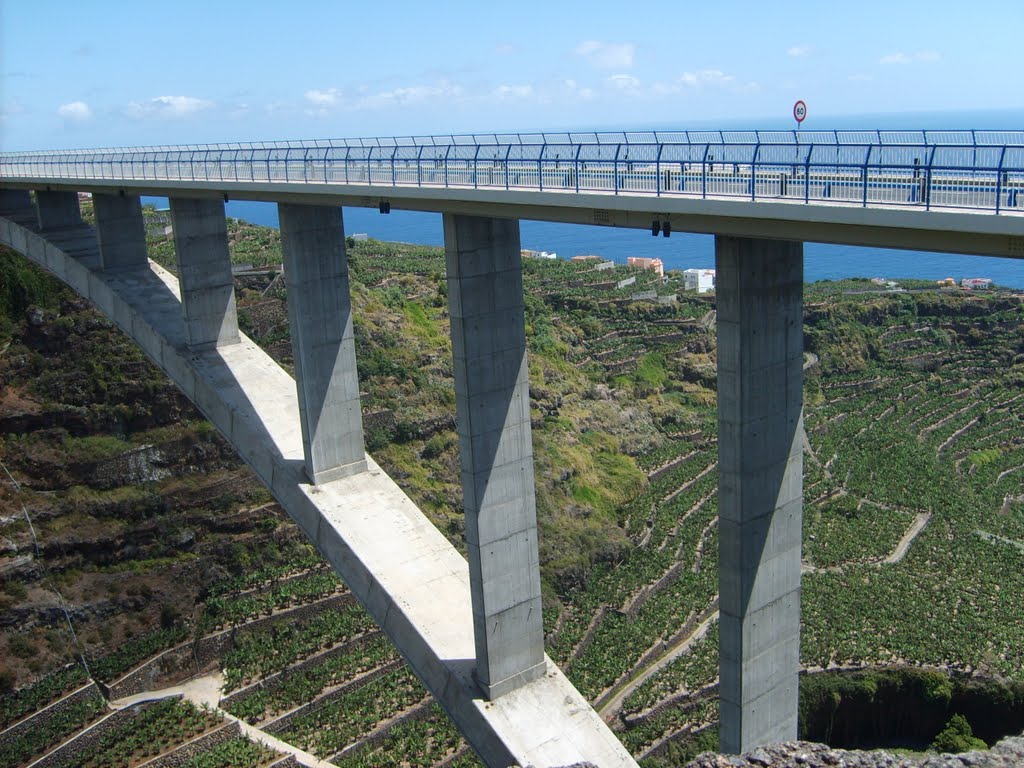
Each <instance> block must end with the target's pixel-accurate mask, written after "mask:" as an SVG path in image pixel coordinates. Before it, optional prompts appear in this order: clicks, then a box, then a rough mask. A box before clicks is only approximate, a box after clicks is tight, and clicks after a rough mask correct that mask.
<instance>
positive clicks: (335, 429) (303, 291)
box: [277, 203, 366, 484]
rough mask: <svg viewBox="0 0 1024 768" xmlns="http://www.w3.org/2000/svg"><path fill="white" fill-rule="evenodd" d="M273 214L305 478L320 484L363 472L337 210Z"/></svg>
mask: <svg viewBox="0 0 1024 768" xmlns="http://www.w3.org/2000/svg"><path fill="white" fill-rule="evenodd" d="M277 210H278V214H279V216H280V220H281V246H282V250H283V252H284V261H285V265H286V269H287V280H288V320H289V323H290V328H291V336H292V350H293V353H294V356H295V385H296V387H297V388H298V393H299V414H300V417H301V420H302V448H303V453H304V454H305V459H306V474H307V475H308V476H309V478H310V480H312V481H313V482H314V483H316V484H320V483H325V482H330V481H331V480H336V479H338V478H339V477H346V476H348V475H353V474H356V473H357V472H363V471H365V470H366V453H365V449H364V447H363V419H362V411H361V409H360V407H359V377H358V375H357V373H356V344H355V337H354V335H353V332H352V304H351V299H350V296H349V285H348V263H347V261H346V258H345V229H344V224H343V222H342V218H341V208H339V207H337V206H314V205H292V204H285V203H281V204H279V205H278V207H277Z"/></svg>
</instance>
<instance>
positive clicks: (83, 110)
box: [57, 101, 92, 123]
mask: <svg viewBox="0 0 1024 768" xmlns="http://www.w3.org/2000/svg"><path fill="white" fill-rule="evenodd" d="M57 114H58V115H59V116H60V117H63V118H64V119H65V120H68V121H70V122H73V123H80V122H83V121H84V120H88V119H89V118H90V117H92V110H91V109H89V105H88V104H86V103H85V102H84V101H72V102H69V103H68V104H61V105H60V106H59V107H57Z"/></svg>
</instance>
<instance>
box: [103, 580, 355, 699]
mask: <svg viewBox="0 0 1024 768" xmlns="http://www.w3.org/2000/svg"><path fill="white" fill-rule="evenodd" d="M354 602H355V597H354V596H353V595H352V594H351V593H350V592H343V593H341V594H338V595H333V596H331V597H328V598H325V599H323V600H318V601H316V602H314V603H307V604H305V605H300V606H297V607H295V608H289V609H287V610H284V611H281V612H280V613H275V614H272V615H270V616H264V617H263V618H260V619H255V620H253V621H250V622H249V623H247V624H243V625H241V626H239V627H231V628H228V629H224V630H221V631H220V632H216V633H214V634H212V635H207V636H206V637H202V638H200V639H199V640H198V641H193V640H190V641H188V642H185V643H182V644H181V645H177V646H175V647H174V648H169V649H168V650H166V651H164V652H163V653H161V654H160V655H158V656H154V657H153V658H152V659H150V660H149V661H147V662H145V663H143V664H141V665H140V666H138V667H136V668H135V669H133V670H132V671H131V672H128V673H127V674H126V675H124V676H123V677H122V678H120V679H119V680H117V681H115V682H113V683H111V684H110V685H109V686H108V687H107V691H108V694H107V696H108V698H109V699H111V700H116V699H123V698H125V697H126V696H133V695H135V694H137V693H142V692H143V691H149V690H153V689H154V688H156V687H159V685H158V681H159V680H160V678H162V677H166V676H169V675H170V674H171V673H172V672H180V671H181V670H188V671H189V673H190V674H193V675H197V674H200V673H201V672H202V670H203V669H205V668H206V666H207V665H208V664H212V663H213V662H219V661H220V659H221V658H222V657H223V656H224V654H226V653H227V652H228V651H229V650H231V648H232V647H233V646H234V642H235V634H236V633H237V632H239V631H246V632H249V631H258V630H260V629H262V628H264V627H266V626H269V625H271V624H273V623H274V622H277V621H281V620H282V619H288V620H289V621H303V620H305V619H308V618H310V617H312V616H316V615H317V614H319V613H321V612H323V611H327V610H338V609H341V608H345V607H347V606H349V605H351V604H353V603H354Z"/></svg>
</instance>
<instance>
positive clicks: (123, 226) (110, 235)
mask: <svg viewBox="0 0 1024 768" xmlns="http://www.w3.org/2000/svg"><path fill="white" fill-rule="evenodd" d="M92 203H93V209H94V210H95V212H96V235H97V238H98V240H99V245H100V268H101V269H131V268H133V267H143V266H145V265H146V264H147V263H148V261H149V259H148V257H147V255H146V225H145V223H144V222H143V220H142V202H141V201H140V200H139V197H138V195H125V196H124V197H121V196H120V195H106V194H98V193H97V194H94V195H93V196H92Z"/></svg>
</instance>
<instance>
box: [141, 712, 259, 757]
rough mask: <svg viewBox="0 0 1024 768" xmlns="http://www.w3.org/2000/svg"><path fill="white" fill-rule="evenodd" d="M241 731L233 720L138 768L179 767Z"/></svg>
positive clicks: (229, 739)
mask: <svg viewBox="0 0 1024 768" xmlns="http://www.w3.org/2000/svg"><path fill="white" fill-rule="evenodd" d="M241 733H242V729H241V728H240V727H239V725H238V721H236V720H232V721H231V722H229V723H225V724H224V725H222V726H221V727H220V728H218V729H217V730H215V731H209V732H207V733H204V734H201V735H199V736H196V737H195V738H194V739H192V740H191V741H187V742H185V743H184V744H182V745H181V746H180V747H178V748H176V749H175V750H174V751H172V752H168V753H166V754H163V755H158V756H157V757H154V758H153V759H152V760H147V761H146V762H144V763H141V764H140V765H139V767H138V768H178V766H181V765H184V764H185V763H187V762H188V761H189V760H191V759H192V758H193V757H195V756H196V755H201V754H202V753H203V752H208V751H210V750H211V749H213V748H214V747H216V746H217V745H218V744H223V743H224V742H225V741H231V739H234V738H236V737H237V736H239V735H241Z"/></svg>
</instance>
